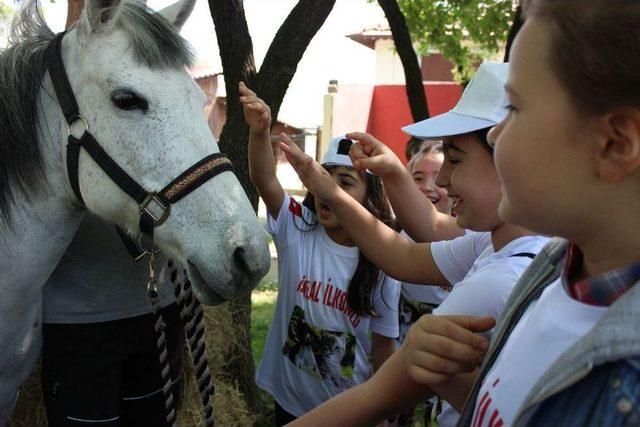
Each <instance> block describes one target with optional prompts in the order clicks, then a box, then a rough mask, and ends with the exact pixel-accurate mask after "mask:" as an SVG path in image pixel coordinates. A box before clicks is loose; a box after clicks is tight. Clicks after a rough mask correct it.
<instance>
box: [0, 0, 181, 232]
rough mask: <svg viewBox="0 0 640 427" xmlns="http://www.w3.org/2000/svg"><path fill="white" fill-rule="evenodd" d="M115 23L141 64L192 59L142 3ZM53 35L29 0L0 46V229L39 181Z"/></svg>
mask: <svg viewBox="0 0 640 427" xmlns="http://www.w3.org/2000/svg"><path fill="white" fill-rule="evenodd" d="M115 28H117V29H121V30H123V31H124V32H125V33H126V34H127V36H128V38H129V40H130V42H131V45H132V47H133V53H134V58H135V59H136V61H137V62H139V63H141V65H146V66H148V67H149V68H151V69H163V68H183V67H185V66H189V65H191V63H192V61H193V53H192V50H191V48H190V46H189V44H188V43H187V42H186V41H185V40H184V39H183V38H182V37H180V35H179V34H178V33H177V32H176V30H175V28H174V27H173V26H172V25H171V24H170V23H169V22H168V21H166V20H165V19H164V18H162V17H161V16H160V15H159V14H157V13H154V12H153V11H151V10H150V9H148V8H147V7H146V6H144V5H142V4H139V3H137V2H131V3H125V4H124V5H123V7H122V10H121V13H120V14H119V15H118V22H117V23H116V25H115ZM53 37H54V33H53V32H52V31H51V29H50V28H49V27H48V26H47V24H46V22H45V21H44V18H43V16H42V14H41V12H40V9H39V5H38V1H37V0H31V1H28V2H27V3H26V4H25V5H24V6H23V7H22V8H21V9H20V10H19V12H18V15H17V16H16V18H15V19H14V22H13V24H12V27H11V34H10V36H9V47H7V48H6V49H4V50H3V51H2V52H0V94H2V97H3V99H2V102H0V229H2V228H3V227H4V226H10V225H11V208H12V205H13V204H14V202H15V201H16V200H17V197H18V196H20V195H24V196H26V197H27V198H29V197H31V196H33V195H34V194H35V193H36V192H37V191H38V190H39V189H40V188H41V187H42V185H43V182H44V177H45V171H44V160H43V155H42V151H41V147H40V146H39V143H38V132H43V131H45V129H42V127H43V126H45V125H46V124H43V123H38V109H39V108H41V106H40V105H39V103H38V102H37V99H38V94H39V92H40V90H41V89H42V79H43V76H44V73H45V71H46V62H45V50H46V47H47V45H48V43H49V42H50V41H51V40H52V39H53ZM47 96H54V95H53V94H48V95H47ZM39 129H40V130H39Z"/></svg>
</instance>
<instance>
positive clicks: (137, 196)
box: [46, 32, 233, 243]
mask: <svg viewBox="0 0 640 427" xmlns="http://www.w3.org/2000/svg"><path fill="white" fill-rule="evenodd" d="M64 35H65V32H62V33H60V34H57V35H56V36H55V38H54V39H53V40H51V41H50V42H49V45H48V46H47V52H46V60H47V67H48V69H49V74H50V76H51V81H52V83H53V88H54V89H55V92H56V96H57V97H58V101H59V103H60V108H62V112H63V113H64V117H65V119H66V120H67V124H68V126H69V128H71V125H72V124H73V123H75V122H77V121H82V122H83V124H84V128H85V129H84V132H83V134H82V136H81V137H80V139H77V138H75V137H74V136H73V135H72V134H71V130H69V137H68V143H67V175H68V177H69V182H70V183H71V188H72V189H73V192H74V193H75V195H76V197H77V198H78V200H79V201H80V202H81V203H82V204H84V200H83V198H82V194H81V192H80V183H79V181H78V160H79V156H80V148H82V147H84V149H85V150H86V152H87V153H88V154H89V155H90V156H91V158H92V159H93V160H94V161H95V162H96V163H97V164H98V166H100V168H101V169H102V170H103V171H104V172H105V173H106V174H107V175H108V176H109V178H111V180H112V181H113V182H114V183H115V184H116V185H117V186H118V187H120V188H121V189H122V191H124V192H125V193H127V194H128V195H129V196H130V197H131V198H132V199H134V200H135V201H136V203H138V205H139V207H140V230H141V231H142V232H143V233H145V234H146V235H148V236H149V237H151V238H152V239H153V229H154V227H157V226H159V225H161V224H162V223H164V221H166V219H167V218H168V217H169V214H170V213H171V205H172V204H173V203H175V202H177V201H178V200H180V199H182V198H183V197H185V196H186V195H187V194H189V193H191V192H192V191H193V190H195V189H197V188H198V187H199V186H201V185H202V184H204V183H205V182H207V181H208V180H210V179H211V178H213V177H214V176H216V175H218V174H220V173H222V172H224V171H233V166H232V164H231V161H230V160H229V159H228V158H227V157H225V156H224V155H223V154H221V153H214V154H211V155H209V156H207V157H205V158H204V159H202V160H200V161H199V162H197V163H196V164H194V165H193V166H191V167H190V168H189V169H187V170H186V171H184V172H183V173H182V174H180V176H178V177H177V178H175V179H174V180H173V181H171V182H170V183H169V184H168V185H167V186H166V187H164V188H163V189H162V190H160V191H147V190H146V189H145V188H144V187H142V186H141V185H140V184H138V183H137V182H136V181H135V180H134V179H133V178H132V177H131V176H130V175H129V174H127V173H126V172H125V171H124V170H123V169H122V168H121V167H120V166H119V165H118V164H117V163H116V162H115V160H113V159H112V158H111V157H110V156H109V155H108V154H107V152H106V151H104V149H103V148H102V147H101V146H100V144H98V142H97V141H96V139H95V138H94V137H93V135H91V133H90V132H89V124H88V123H87V120H86V119H85V118H84V117H83V116H81V115H80V111H79V108H78V103H77V102H76V98H75V96H74V95H73V90H72V89H71V84H70V83H69V79H68V78H67V73H66V72H65V69H64V63H63V62H62V38H63V37H64ZM125 243H126V242H125Z"/></svg>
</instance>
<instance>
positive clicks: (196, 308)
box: [167, 260, 215, 427]
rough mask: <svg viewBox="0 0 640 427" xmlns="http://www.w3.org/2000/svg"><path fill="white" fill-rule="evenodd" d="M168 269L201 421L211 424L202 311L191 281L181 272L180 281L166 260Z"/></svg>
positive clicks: (210, 383)
mask: <svg viewBox="0 0 640 427" xmlns="http://www.w3.org/2000/svg"><path fill="white" fill-rule="evenodd" d="M167 266H168V267H169V271H170V272H171V274H170V278H171V284H172V285H173V288H174V291H175V296H176V302H177V303H178V306H179V307H180V318H181V319H182V323H183V324H184V329H185V334H186V336H187V340H188V341H189V349H190V353H191V360H192V362H193V366H194V369H195V373H196V384H197V385H198V391H199V392H200V398H201V401H202V406H203V409H204V414H203V417H204V421H205V425H206V426H207V427H213V425H214V419H213V406H212V400H213V395H214V393H215V386H214V384H213V380H212V378H211V374H210V372H209V360H208V357H207V346H206V343H205V340H204V322H203V320H204V313H203V311H202V306H201V305H200V301H198V299H197V298H196V297H195V295H194V294H193V291H192V289H191V282H190V281H189V279H187V274H186V271H183V273H184V283H183V284H181V283H180V281H179V280H178V269H177V268H176V267H175V265H174V263H173V262H172V261H171V260H169V261H168V263H167Z"/></svg>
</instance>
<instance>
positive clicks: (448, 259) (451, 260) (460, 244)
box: [431, 231, 492, 292]
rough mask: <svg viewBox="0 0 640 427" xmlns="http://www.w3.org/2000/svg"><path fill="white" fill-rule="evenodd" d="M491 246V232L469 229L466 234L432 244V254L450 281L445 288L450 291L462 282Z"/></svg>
mask: <svg viewBox="0 0 640 427" xmlns="http://www.w3.org/2000/svg"><path fill="white" fill-rule="evenodd" d="M489 247H492V246H491V233H489V232H476V231H467V232H466V233H465V235H464V236H460V237H457V238H455V239H453V240H443V241H440V242H433V243H432V244H431V254H432V255H433V259H434V261H435V262H436V265H437V266H438V269H439V270H440V272H441V273H442V275H443V276H444V277H445V279H447V282H449V286H448V287H447V288H446V289H445V290H446V291H447V292H450V291H451V289H452V288H453V286H454V285H455V284H457V283H459V282H461V281H462V280H463V279H464V278H465V277H466V276H467V274H468V273H469V270H470V269H471V268H472V267H473V265H474V263H475V262H476V260H477V259H478V257H480V255H481V254H482V253H483V252H484V251H485V249H487V248H489Z"/></svg>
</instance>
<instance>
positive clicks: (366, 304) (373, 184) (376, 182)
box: [302, 166, 395, 316]
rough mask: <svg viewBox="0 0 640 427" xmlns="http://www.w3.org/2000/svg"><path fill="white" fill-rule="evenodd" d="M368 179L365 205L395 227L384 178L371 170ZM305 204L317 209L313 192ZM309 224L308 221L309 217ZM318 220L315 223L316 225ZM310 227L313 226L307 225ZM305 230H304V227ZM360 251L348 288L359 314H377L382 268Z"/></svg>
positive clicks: (387, 223)
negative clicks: (376, 293)
mask: <svg viewBox="0 0 640 427" xmlns="http://www.w3.org/2000/svg"><path fill="white" fill-rule="evenodd" d="M336 167H338V166H327V167H325V169H327V170H328V171H329V173H331V172H332V171H333V170H334V169H335V168H336ZM364 177H365V182H366V185H367V196H366V198H365V202H364V207H365V208H366V209H367V210H368V211H369V212H370V213H371V214H372V215H373V216H375V217H376V218H378V219H379V220H380V221H382V222H383V223H384V224H386V225H388V226H389V227H391V228H394V229H395V220H394V218H393V214H392V211H391V206H390V205H389V201H388V200H387V194H386V193H385V191H384V187H383V186H382V180H381V179H380V178H379V177H377V176H375V175H373V174H370V173H365V174H364ZM302 204H303V205H304V206H305V207H306V208H307V209H309V210H310V211H312V212H313V213H314V214H315V213H316V208H315V198H314V196H313V194H311V193H307V195H306V196H305V198H304V200H303V201H302ZM305 224H306V225H311V224H308V223H307V222H306V221H305ZM315 225H317V222H316V223H315V224H313V226H314V228H315ZM307 230H309V229H307ZM303 231H304V230H303ZM358 253H359V258H358V265H357V267H356V271H355V272H354V273H353V277H351V280H350V281H349V288H348V289H347V302H348V303H349V307H350V308H351V309H352V310H353V311H354V312H355V313H357V314H359V315H361V316H362V315H370V316H377V313H376V312H375V311H374V310H373V302H372V299H373V298H372V297H373V291H374V289H375V287H376V284H377V283H378V278H379V277H380V269H379V268H377V267H376V266H375V265H374V264H373V263H372V262H371V261H369V260H368V259H367V257H366V256H364V254H363V253H362V252H360V251H359V252H358Z"/></svg>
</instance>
